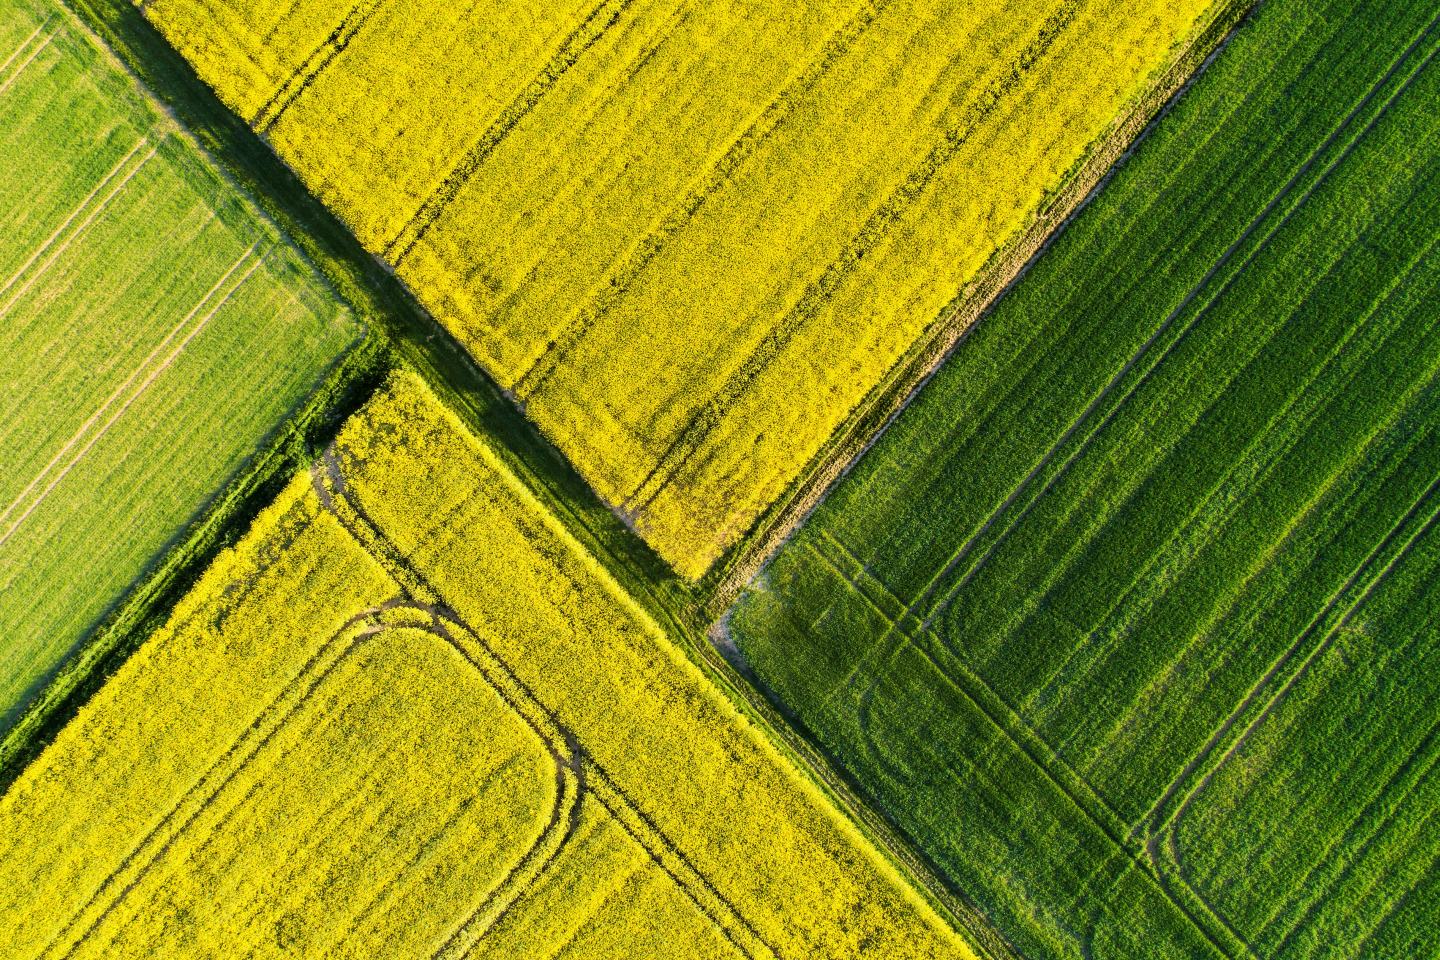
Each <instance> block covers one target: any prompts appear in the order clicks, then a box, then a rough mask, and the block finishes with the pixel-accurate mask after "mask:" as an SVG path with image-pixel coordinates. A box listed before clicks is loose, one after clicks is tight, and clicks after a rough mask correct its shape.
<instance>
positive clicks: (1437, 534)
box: [729, 0, 1440, 960]
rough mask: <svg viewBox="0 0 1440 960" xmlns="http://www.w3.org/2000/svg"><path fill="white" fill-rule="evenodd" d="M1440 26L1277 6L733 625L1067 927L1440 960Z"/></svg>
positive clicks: (782, 683) (1052, 949) (835, 753)
mask: <svg viewBox="0 0 1440 960" xmlns="http://www.w3.org/2000/svg"><path fill="white" fill-rule="evenodd" d="M1437 50H1440V14H1437V10H1436V7H1435V5H1434V4H1433V3H1429V2H1416V0H1320V2H1312V0H1270V2H1267V3H1266V4H1264V5H1263V6H1262V7H1260V9H1259V12H1258V13H1257V14H1256V15H1255V17H1254V19H1253V20H1251V21H1250V22H1247V24H1246V25H1245V26H1243V27H1242V28H1241V29H1240V31H1239V32H1238V34H1237V36H1236V37H1235V39H1234V40H1233V41H1232V42H1231V43H1230V44H1229V46H1228V47H1227V48H1226V49H1225V50H1224V51H1223V52H1222V53H1221V54H1220V56H1219V57H1218V59H1217V60H1216V61H1215V62H1214V64H1213V65H1212V66H1211V68H1210V69H1209V70H1208V71H1207V72H1206V73H1205V74H1204V75H1203V76H1202V77H1201V78H1200V79H1199V80H1198V81H1197V82H1196V84H1195V85H1194V86H1193V88H1192V89H1191V90H1190V91H1188V92H1187V93H1186V95H1185V96H1184V97H1183V98H1182V99H1181V100H1180V102H1179V103H1178V104H1177V106H1176V107H1175V108H1174V109H1173V111H1172V112H1170V113H1169V114H1168V115H1166V116H1165V117H1164V118H1163V120H1161V121H1160V122H1159V123H1158V124H1157V126H1156V128H1155V130H1154V131H1153V133H1152V135H1151V136H1149V137H1148V138H1147V139H1146V140H1145V141H1144V142H1143V143H1142V144H1141V146H1140V147H1139V149H1138V150H1137V152H1136V153H1135V155H1134V156H1133V157H1132V158H1131V159H1130V160H1129V161H1128V162H1127V163H1126V164H1125V165H1124V166H1123V167H1122V168H1121V169H1120V170H1119V171H1118V173H1117V174H1116V176H1115V177H1114V179H1113V180H1112V181H1111V182H1110V183H1109V184H1108V185H1107V186H1106V187H1105V189H1104V190H1103V191H1102V192H1101V193H1100V194H1099V196H1098V197H1097V198H1096V199H1095V200H1094V201H1093V203H1092V204H1091V205H1090V206H1089V207H1088V208H1087V209H1085V210H1084V211H1083V212H1082V214H1081V215H1080V216H1079V217H1078V218H1077V219H1076V221H1075V222H1074V223H1073V224H1072V225H1071V226H1070V228H1069V229H1068V230H1067V231H1066V232H1065V233H1064V234H1063V235H1062V236H1061V237H1059V238H1058V240H1057V241H1056V242H1055V243H1054V244H1053V246H1052V247H1051V249H1050V250H1049V251H1048V252H1047V253H1046V254H1045V256H1044V257H1043V258H1041V259H1040V260H1039V261H1038V262H1037V263H1036V264H1035V265H1034V267H1033V268H1032V270H1031V271H1030V272H1029V273H1028V274H1027V275H1026V276H1025V277H1024V278H1023V279H1022V280H1021V281H1020V282H1019V283H1018V284H1017V285H1016V287H1015V289H1013V290H1012V291H1011V293H1010V294H1009V295H1008V296H1007V297H1006V298H1005V299H1003V300H1002V301H1001V302H1000V304H999V305H998V306H997V308H996V309H995V310H994V311H993V313H992V314H991V315H990V316H988V317H987V318H985V319H983V320H982V321H981V322H980V323H979V324H978V325H977V326H976V327H975V328H974V329H973V330H972V331H971V333H970V334H969V335H968V336H967V338H966V339H964V340H963V341H962V342H961V343H960V344H959V346H958V347H957V349H956V350H955V352H954V354H953V355H952V357H951V358H950V359H949V361H948V362H947V363H946V365H945V366H944V367H943V368H942V369H941V370H940V372H939V373H938V374H937V376H936V377H935V378H934V379H933V380H932V381H931V382H930V383H929V384H928V385H927V386H926V387H925V389H924V390H923V391H921V392H920V394H919V395H918V397H917V398H916V399H915V400H914V401H913V403H912V404H911V405H910V406H909V407H908V408H907V409H906V410H905V412H904V413H903V414H902V415H901V416H900V417H899V418H898V419H897V421H896V422H895V423H894V424H893V425H892V427H891V428H890V429H889V430H888V431H887V432H886V433H885V434H884V435H883V436H882V437H881V438H880V440H879V441H878V442H877V444H876V445H875V446H874V447H873V448H872V449H871V450H870V452H869V453H868V455H867V456H866V457H865V458H864V459H863V460H862V461H861V462H860V463H859V464H858V466H857V467H856V468H855V469H854V471H853V472H852V473H851V474H850V475H849V476H848V477H847V478H846V479H845V480H844V481H843V482H842V483H841V484H840V485H839V486H838V487H837V489H836V490H835V492H834V493H833V495H832V496H831V497H830V498H829V499H828V500H827V501H826V502H825V503H824V504H823V505H822V506H821V507H819V508H818V509H817V510H816V511H815V512H814V513H813V514H812V516H811V517H810V519H809V520H808V523H807V525H806V526H805V527H804V528H803V529H802V531H801V532H800V533H799V534H798V535H797V536H796V537H794V538H793V539H792V540H791V542H790V543H789V544H788V545H787V546H786V547H785V548H784V549H783V550H782V551H781V552H780V553H779V555H778V556H777V557H776V559H774V561H773V562H772V563H771V564H770V565H769V567H768V568H767V570H766V571H765V573H764V574H763V575H762V576H761V578H760V579H758V580H757V581H756V583H755V584H754V585H753V587H752V589H751V590H750V591H749V592H748V593H747V595H746V596H745V597H744V599H743V600H742V601H741V603H740V604H739V605H738V607H737V608H736V610H735V611H734V613H733V616H732V617H731V618H730V620H729V630H730V634H729V639H730V641H732V642H734V643H736V644H738V649H739V651H740V652H741V654H743V656H744V657H745V658H746V659H747V660H748V662H749V663H750V664H751V666H752V668H753V669H754V671H755V672H756V674H757V675H758V677H759V678H760V679H761V680H762V681H763V683H764V684H765V685H767V686H768V688H769V689H770V690H771V691H772V692H773V694H774V695H775V696H776V697H777V698H778V699H779V700H782V701H783V702H785V703H786V704H788V705H789V707H790V708H791V709H792V710H793V713H794V715H795V716H796V717H797V718H798V721H799V722H800V723H801V724H802V725H803V726H804V727H805V728H806V729H807V730H808V732H809V733H810V734H811V735H812V736H813V737H814V739H815V740H816V741H817V742H818V744H819V745H821V746H822V747H823V748H824V749H825V750H826V751H827V752H828V753H829V755H830V756H831V757H832V758H833V759H834V760H835V761H836V762H837V763H838V764H839V765H840V766H841V767H842V768H843V769H844V770H845V771H846V772H847V773H848V775H849V777H850V778H851V779H852V780H853V782H854V783H855V784H856V785H857V786H858V787H859V789H860V790H861V791H862V792H863V793H864V794H865V795H867V796H868V797H869V798H870V799H871V800H872V801H873V802H874V803H875V804H876V805H877V806H879V807H880V808H881V809H883V810H884V811H885V812H886V813H887V815H888V817H889V818H890V819H891V820H892V821H893V823H894V824H895V825H896V826H897V827H898V828H899V829H900V830H901V831H902V832H903V833H904V834H905V835H906V836H908V838H909V839H910V840H912V841H913V842H914V844H915V845H916V846H917V847H918V848H919V849H920V850H921V851H923V853H924V854H925V855H926V857H927V858H928V859H929V860H930V862H931V863H932V864H933V866H934V867H935V869H936V870H937V871H938V872H940V873H941V874H942V875H943V876H944V877H946V878H948V880H949V881H950V882H951V883H952V884H953V885H954V887H955V888H956V889H957V890H959V891H960V892H961V893H963V894H964V895H966V896H968V897H969V898H971V899H972V900H973V901H974V902H975V903H976V904H978V906H979V907H980V909H981V910H982V911H983V912H984V913H986V914H987V915H989V916H990V917H991V918H992V919H993V920H994V921H995V923H996V925H997V926H998V927H999V929H1000V930H1001V932H1003V933H1004V934H1005V935H1007V936H1008V937H1009V938H1010V939H1011V940H1012V941H1013V943H1014V944H1015V946H1016V947H1017V948H1018V949H1019V950H1020V952H1021V953H1023V954H1024V955H1025V956H1027V957H1030V958H1035V960H1039V958H1071V957H1073V958H1081V957H1090V956H1097V957H1099V956H1104V957H1140V956H1144V957H1202V956H1230V957H1257V956H1259V957H1277V958H1299V957H1319V956H1324V957H1335V958H1343V957H1376V958H1397V957H1422V956H1436V955H1437V954H1440V924H1437V923H1436V922H1435V920H1436V917H1437V916H1440V818H1437V817H1436V815H1435V814H1436V811H1437V809H1440V770H1437V761H1440V714H1437V712H1436V710H1435V704H1436V703H1437V702H1440V633H1437V631H1436V629H1435V625H1436V623H1437V622H1440V529H1437V526H1436V517H1437V515H1440V376H1437V371H1440V337H1437V336H1436V330H1437V319H1440V314H1437V308H1436V304H1437V302H1440V299H1437V298H1440V250H1437V249H1436V242H1437V238H1440V110H1436V107H1435V105H1436V104H1437V103H1440V63H1437V59H1436V58H1437Z"/></svg>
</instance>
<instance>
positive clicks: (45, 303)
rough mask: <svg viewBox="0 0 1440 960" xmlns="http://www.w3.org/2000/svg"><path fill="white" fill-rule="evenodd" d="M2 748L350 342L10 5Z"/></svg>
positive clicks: (93, 47)
mask: <svg viewBox="0 0 1440 960" xmlns="http://www.w3.org/2000/svg"><path fill="white" fill-rule="evenodd" d="M0 169H3V170H4V171H6V172H5V174H4V176H0V217H3V220H4V224H5V233H4V236H3V237H0V450H3V451H4V467H5V468H4V469H3V470H0V637H3V642H0V734H3V733H4V732H5V730H6V729H7V728H9V727H10V726H11V725H12V724H13V723H14V721H15V719H16V717H17V716H18V715H19V714H20V712H21V711H22V710H23V709H24V707H25V706H26V704H27V703H29V702H31V701H32V699H33V698H34V696H35V695H36V693H37V692H38V690H39V689H40V688H41V687H42V686H43V685H44V684H45V682H46V681H47V680H48V679H49V678H50V677H51V676H52V675H53V673H54V671H55V669H56V668H57V666H58V665H59V664H60V663H61V662H62V661H63V660H64V659H65V658H66V657H67V655H68V654H69V653H70V652H71V651H73V650H74V649H75V648H76V647H77V646H78V645H79V644H80V643H81V642H82V641H83V639H84V638H85V637H86V636H87V635H88V634H89V632H90V631H91V630H92V629H93V628H94V626H95V625H96V623H97V621H98V620H100V619H101V618H102V617H103V616H104V614H105V613H106V611H107V610H109V609H110V608H111V607H112V606H113V605H114V604H115V603H116V602H117V601H118V600H119V598H120V597H122V596H123V595H124V594H125V593H126V591H127V590H128V589H129V588H130V587H131V586H132V585H133V584H134V583H135V582H136V580H137V578H139V577H141V576H142V575H143V574H144V573H145V572H146V571H147V569H149V568H150V566H151V565H152V564H153V563H154V562H155V561H156V559H157V557H159V555H160V554H161V553H162V552H163V551H164V550H165V549H166V548H167V546H168V545H170V544H172V543H173V542H174V541H175V540H176V539H177V538H178V537H179V536H180V535H181V534H182V533H183V531H184V530H185V528H186V526H187V525H188V524H189V523H190V522H191V521H192V520H193V519H194V518H196V516H197V515H198V514H200V513H201V511H202V510H203V509H204V507H205V505H206V503H207V502H208V501H209V500H210V498H211V497H212V496H213V495H214V493H215V492H216V491H217V490H218V489H219V488H221V487H222V486H223V485H224V484H225V483H226V481H227V480H228V479H229V478H231V477H232V476H233V475H235V473H236V472H237V470H238V469H239V468H240V467H241V465H242V464H243V463H244V462H245V461H246V459H247V458H248V457H250V456H251V455H253V454H254V453H255V452H256V451H257V449H259V448H260V447H261V445H262V443H263V442H264V440H265V438H266V437H267V435H268V434H269V433H270V432H271V431H272V430H273V429H274V428H275V426H276V424H277V423H278V422H279V421H280V420H281V419H283V418H284V417H286V416H287V415H289V414H290V413H291V412H292V411H293V410H294V409H295V408H296V407H297V405H299V404H300V403H301V402H302V400H303V399H304V398H305V397H306V395H307V394H308V393H309V392H310V391H311V390H312V389H313V388H314V386H315V384H316V382H317V381H318V380H319V379H320V378H321V376H322V375H323V374H324V373H325V372H326V371H327V370H328V369H329V368H330V366H331V365H332V364H334V363H335V361H336V360H337V358H338V357H339V356H340V355H341V354H343V353H344V352H345V351H346V349H347V348H348V347H349V346H350V345H351V344H352V343H353V342H354V341H355V340H356V338H357V336H358V334H359V328H358V326H357V325H356V324H355V323H354V322H353V321H352V320H351V318H350V317H349V315H348V314H347V312H346V311H345V309H344V308H343V307H341V306H340V305H339V304H338V303H336V302H334V300H333V299H332V298H331V296H330V295H329V293H328V291H327V290H326V289H325V288H324V287H323V286H322V284H321V283H320V281H319V279H318V277H317V276H315V275H314V273H313V271H311V270H310V269H309V268H308V267H306V266H305V265H304V263H303V262H302V261H301V259H300V258H299V256H298V254H297V253H296V252H295V251H294V250H293V249H292V248H291V247H290V246H289V244H288V242H287V241H286V240H285V239H284V238H283V237H281V236H280V235H279V234H278V232H277V231H276V230H275V228H274V227H273V226H271V225H270V224H269V223H268V222H267V221H265V220H264V219H262V218H261V217H260V215H259V213H258V211H256V210H255V209H254V208H252V207H251V205H250V204H249V203H248V202H247V201H246V200H244V199H243V198H241V197H239V196H238V195H237V194H236V191H235V190H234V188H233V187H232V186H231V185H230V184H229V183H228V182H226V181H225V180H223V179H222V178H221V176H220V175H219V174H218V173H217V172H216V171H215V170H214V169H213V168H212V167H211V166H210V164H209V163H208V161H207V160H206V159H204V158H203V157H202V156H201V155H200V153H199V151H198V149H197V148H196V147H195V146H194V145H193V143H192V142H191V141H189V140H188V139H186V138H185V137H183V136H181V135H180V133H179V132H178V131H177V129H176V128H175V127H174V124H173V123H172V122H171V121H170V120H169V119H167V118H166V117H165V116H164V115H163V114H162V113H161V112H160V110H159V109H158V108H157V107H156V106H155V105H154V104H153V103H152V102H151V101H150V100H149V99H148V97H147V94H146V93H145V92H144V91H142V90H141V89H139V88H138V87H137V86H136V85H135V83H134V82H133V81H132V80H131V79H130V78H129V76H128V75H127V74H126V73H125V72H124V71H123V70H122V68H121V67H120V66H119V64H118V63H116V62H114V61H113V59H112V58H111V57H110V56H109V55H108V53H105V52H102V50H101V48H100V47H99V46H98V42H97V41H96V40H95V39H94V38H93V37H92V36H90V35H89V34H88V33H87V32H86V31H85V30H84V28H83V27H81V26H80V25H79V23H78V21H76V20H74V19H73V18H72V17H71V16H70V15H69V13H68V12H67V11H66V10H65V8H63V7H62V6H61V5H60V4H58V3H49V2H45V0H0Z"/></svg>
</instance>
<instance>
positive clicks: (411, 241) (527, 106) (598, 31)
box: [381, 0, 634, 269]
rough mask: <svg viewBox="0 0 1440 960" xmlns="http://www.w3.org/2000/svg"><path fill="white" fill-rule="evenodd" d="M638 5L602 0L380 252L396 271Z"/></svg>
mask: <svg viewBox="0 0 1440 960" xmlns="http://www.w3.org/2000/svg"><path fill="white" fill-rule="evenodd" d="M633 2H634V0H601V2H600V3H599V4H598V5H596V6H595V7H594V8H592V9H591V11H590V13H589V14H588V15H587V16H586V17H585V19H584V20H583V21H581V23H580V24H579V25H578V26H577V27H576V28H575V29H574V30H572V31H571V32H570V33H569V35H567V36H566V37H565V39H564V40H563V41H562V42H561V44H560V47H559V49H558V50H556V51H555V53H554V55H553V56H552V57H551V58H550V61H549V62H548V63H546V64H545V66H544V68H542V69H541V71H540V73H539V74H537V75H536V76H535V77H534V78H532V79H531V81H530V83H529V84H527V85H526V87H525V88H524V89H523V90H521V91H520V93H519V95H518V96H517V97H516V98H515V99H514V100H512V101H511V102H510V105H509V106H507V107H506V108H505V109H504V111H502V112H501V113H500V115H499V116H497V117H496V118H495V119H494V121H492V122H491V124H490V126H489V127H488V128H487V129H486V130H485V132H484V133H483V134H481V136H480V139H479V140H477V141H476V142H475V143H474V144H472V145H471V147H470V149H469V150H467V151H466V152H465V155H464V156H463V157H461V159H460V161H459V162H458V163H456V165H455V166H454V168H452V169H451V171H450V173H449V174H448V175H446V177H445V179H444V180H442V181H441V182H440V183H439V184H438V185H436V187H435V188H434V190H432V191H431V193H430V195H429V196H428V197H426V198H425V201H424V202H423V203H422V204H421V205H420V208H419V209H418V210H417V211H415V213H414V214H413V215H412V216H411V217H410V219H408V220H406V221H405V223H404V224H403V225H402V226H401V228H400V230H399V232H398V233H396V235H395V236H394V237H392V238H391V239H390V241H389V242H388V243H386V244H385V246H384V248H383V249H382V251H381V253H382V255H383V256H384V257H385V259H386V260H388V261H389V262H390V265H391V266H392V267H394V268H396V269H398V268H399V267H400V265H401V264H402V263H403V262H404V261H405V258H406V257H408V256H409V255H410V251H412V250H414V249H415V245H416V244H418V243H419V242H420V241H421V240H423V239H424V238H425V235H426V234H427V233H429V231H430V228H431V227H433V226H434V225H435V222H436V221H437V220H439V219H440V217H441V215H443V214H444V213H445V211H446V209H447V208H449V206H450V204H451V203H452V202H453V201H454V200H455V197H456V196H458V195H459V193H460V191H461V190H462V189H464V187H465V185H466V184H467V183H469V182H470V178H471V177H473V176H475V172H476V171H477V170H479V169H480V166H481V165H482V164H483V163H484V162H485V160H486V159H487V158H488V157H489V156H490V154H492V153H494V152H495V148H496V147H498V146H500V144H501V143H503V142H504V141H505V138H506V137H508V136H509V135H510V131H512V130H514V129H515V127H516V126H517V125H519V123H520V121H522V120H524V119H525V117H527V116H529V114H530V113H531V112H532V111H533V110H534V109H535V107H536V105H537V104H539V103H540V101H541V100H543V99H544V98H545V96H546V94H548V93H549V92H550V91H551V90H553V89H554V88H555V85H556V84H558V83H559V82H560V80H561V78H562V77H564V76H565V74H566V73H568V72H569V70H570V68H571V67H573V66H574V65H575V64H576V63H577V62H578V61H579V60H580V58H581V57H582V56H584V55H585V52H586V51H587V50H589V49H590V48H591V47H593V46H594V45H595V44H596V43H597V42H598V41H599V40H600V38H601V37H602V36H604V35H605V33H606V31H608V30H609V29H610V27H611V26H613V25H614V24H615V22H616V21H618V20H619V19H620V16H621V15H622V14H623V13H624V12H625V10H626V9H627V8H628V7H629V6H630V5H631V3H633Z"/></svg>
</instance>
